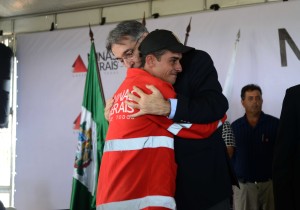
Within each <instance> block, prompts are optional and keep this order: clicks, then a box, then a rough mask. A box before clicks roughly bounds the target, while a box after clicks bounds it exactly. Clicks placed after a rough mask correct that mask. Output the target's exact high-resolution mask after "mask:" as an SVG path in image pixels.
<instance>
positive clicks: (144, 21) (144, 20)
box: [142, 12, 146, 26]
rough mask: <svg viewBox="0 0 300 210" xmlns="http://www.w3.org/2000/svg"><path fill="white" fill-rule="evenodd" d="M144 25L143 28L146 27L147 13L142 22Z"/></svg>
mask: <svg viewBox="0 0 300 210" xmlns="http://www.w3.org/2000/svg"><path fill="white" fill-rule="evenodd" d="M142 24H143V26H146V15H145V12H144V17H143V20H142Z"/></svg>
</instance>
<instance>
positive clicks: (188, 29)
mask: <svg viewBox="0 0 300 210" xmlns="http://www.w3.org/2000/svg"><path fill="white" fill-rule="evenodd" d="M191 22H192V17H191V19H190V22H189V25H188V26H187V27H186V34H185V39H184V45H186V44H187V42H188V38H189V33H190V31H191Z"/></svg>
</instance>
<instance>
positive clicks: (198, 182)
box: [107, 21, 232, 210]
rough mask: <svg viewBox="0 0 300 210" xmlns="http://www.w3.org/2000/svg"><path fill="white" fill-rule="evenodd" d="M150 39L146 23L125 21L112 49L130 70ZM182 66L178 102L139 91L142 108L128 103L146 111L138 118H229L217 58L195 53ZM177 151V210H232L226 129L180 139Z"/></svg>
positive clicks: (113, 35) (114, 35) (201, 120)
mask: <svg viewBox="0 0 300 210" xmlns="http://www.w3.org/2000/svg"><path fill="white" fill-rule="evenodd" d="M146 35H147V30H146V28H145V27H144V26H143V25H142V24H141V23H139V22H137V21H124V22H122V23H120V24H118V25H117V27H116V28H115V29H113V30H112V31H111V32H110V34H109V36H108V39H107V43H108V44H107V50H108V51H111V52H112V53H113V54H114V56H115V57H116V59H118V60H120V61H121V62H122V63H123V64H124V65H125V66H126V67H139V65H140V58H139V53H138V50H137V48H138V46H139V44H140V42H141V41H142V39H143V37H145V36H146ZM170 62H171V61H170ZM181 65H182V67H183V72H182V73H180V74H179V75H178V76H177V80H176V83H175V85H174V88H175V91H176V93H177V98H176V99H164V98H163V97H162V95H161V94H160V92H159V91H158V90H157V89H156V88H155V87H154V86H150V87H149V89H150V90H151V91H152V92H153V93H152V94H151V95H147V94H144V93H143V92H142V91H141V90H140V89H137V88H136V89H134V90H135V91H136V93H137V94H139V95H140V98H137V97H135V96H134V95H132V94H129V97H131V98H132V99H134V100H135V101H136V102H137V104H135V103H130V102H128V104H129V105H130V106H132V107H134V108H137V109H140V112H138V113H137V114H134V115H132V117H138V116H140V115H143V114H155V115H164V116H168V117H169V118H172V119H173V120H174V122H178V123H185V122H191V123H201V124H203V123H210V122H213V121H216V120H219V119H221V118H222V117H223V116H224V114H225V113H226V111H227V109H228V102H227V99H226V97H225V96H224V95H223V94H222V88H221V85H220V83H219V81H218V75H217V71H216V69H215V67H214V65H213V61H212V59H211V57H210V56H209V55H208V54H207V53H206V52H204V51H200V50H196V49H194V50H191V51H190V52H189V53H186V54H185V55H184V56H183V58H182V60H181ZM108 104H110V103H108ZM174 104H175V105H174ZM172 105H174V106H172ZM174 148H175V157H176V161H177V164H178V171H177V181H176V195H175V199H176V204H177V210H200V209H201V210H202V209H203V210H204V209H205V210H229V209H230V205H229V201H230V197H231V193H232V190H231V184H232V182H231V178H232V176H231V175H232V174H231V172H232V170H231V168H230V163H229V161H228V155H227V153H226V146H225V143H224V141H222V127H220V128H219V129H218V130H217V131H216V132H215V133H214V134H213V135H212V136H211V137H209V138H207V139H204V140H191V139H183V138H179V137H176V136H175V140H174ZM162 161H163V160H162Z"/></svg>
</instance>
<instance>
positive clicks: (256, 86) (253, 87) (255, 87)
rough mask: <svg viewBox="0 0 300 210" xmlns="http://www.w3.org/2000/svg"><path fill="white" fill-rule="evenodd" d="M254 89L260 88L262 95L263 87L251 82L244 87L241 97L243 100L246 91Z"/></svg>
mask: <svg viewBox="0 0 300 210" xmlns="http://www.w3.org/2000/svg"><path fill="white" fill-rule="evenodd" d="M253 90H258V91H259V92H260V95H262V91H261V88H260V87H259V86H258V85H255V84H249V85H246V86H244V87H243V88H242V90H241V98H242V100H244V99H245V93H246V92H247V91H253Z"/></svg>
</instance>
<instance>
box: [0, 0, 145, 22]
mask: <svg viewBox="0 0 300 210" xmlns="http://www.w3.org/2000/svg"><path fill="white" fill-rule="evenodd" d="M144 1H148V0H144ZM132 2H142V1H136V0H0V19H1V18H9V17H14V16H21V15H33V14H39V13H57V12H61V11H66V10H74V9H80V8H88V7H95V6H99V7H101V6H108V5H116V4H126V3H132Z"/></svg>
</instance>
